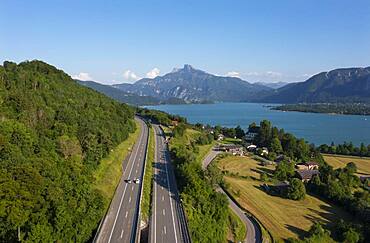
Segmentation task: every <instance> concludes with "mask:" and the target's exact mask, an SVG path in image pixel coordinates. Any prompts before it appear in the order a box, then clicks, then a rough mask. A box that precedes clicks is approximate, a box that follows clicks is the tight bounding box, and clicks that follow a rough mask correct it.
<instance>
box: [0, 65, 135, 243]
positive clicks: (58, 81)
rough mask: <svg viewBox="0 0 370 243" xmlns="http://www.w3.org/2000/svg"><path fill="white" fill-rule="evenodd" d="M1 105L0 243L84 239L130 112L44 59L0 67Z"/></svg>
mask: <svg viewBox="0 0 370 243" xmlns="http://www.w3.org/2000/svg"><path fill="white" fill-rule="evenodd" d="M0 104H1V105H0V120H1V122H0V178H1V182H0V198H1V204H0V222H1V223H0V242H17V241H25V242H86V241H88V240H89V239H90V238H91V237H92V234H93V231H94V230H95V229H96V228H97V227H98V224H99V221H100V219H101V218H102V217H103V215H104V212H105V211H104V209H105V206H106V204H105V198H106V197H108V196H109V195H108V194H102V190H104V189H105V188H106V186H105V185H106V184H105V183H106V179H105V176H104V174H105V171H107V170H108V169H107V168H106V167H105V166H104V165H102V163H107V164H108V161H109V159H108V160H106V161H103V162H102V159H104V158H107V156H109V153H110V152H111V150H113V152H115V151H117V150H116V147H117V146H118V145H119V144H121V143H122V142H123V141H125V140H127V139H128V138H129V135H130V133H132V132H134V131H135V127H136V126H135V123H134V119H133V118H134V110H133V109H132V108H130V107H129V106H127V105H125V104H120V103H118V102H116V101H114V100H112V99H110V98H107V97H105V96H104V95H102V94H99V93H98V92H96V91H93V90H91V89H89V88H86V87H82V86H80V85H78V84H77V83H76V82H75V81H74V80H72V79H71V77H70V76H68V75H67V74H66V73H64V72H63V71H61V70H58V69H56V68H55V67H53V66H51V65H48V64H46V63H44V62H41V61H30V62H22V63H20V64H16V63H12V62H4V64H3V66H0ZM112 156H113V155H112ZM113 157H114V156H113ZM113 160H114V159H112V161H113ZM100 165H102V166H101V167H100ZM102 167H105V168H102ZM100 170H101V171H100ZM95 172H96V173H97V174H96V175H95V174H94V173H95ZM94 175H95V176H96V177H95V176H94ZM94 178H97V179H98V181H101V182H102V183H103V184H104V186H103V185H98V186H97V185H96V181H95V179H94ZM101 189H102V190H101Z"/></svg>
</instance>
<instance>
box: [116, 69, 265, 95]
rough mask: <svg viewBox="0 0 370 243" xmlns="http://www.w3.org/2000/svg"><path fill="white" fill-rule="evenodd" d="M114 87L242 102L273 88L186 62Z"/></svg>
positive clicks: (140, 93) (141, 93)
mask: <svg viewBox="0 0 370 243" xmlns="http://www.w3.org/2000/svg"><path fill="white" fill-rule="evenodd" d="M114 86H115V87H116V88H119V89H121V90H124V91H126V92H129V93H134V94H138V95H148V96H153V97H156V98H159V99H162V100H165V99H169V98H179V99H183V100H185V101H187V102H204V101H219V102H226V101H229V102H242V101H249V100H252V99H253V98H256V97H257V96H258V95H259V93H260V92H265V91H269V90H271V88H268V87H266V86H263V85H259V84H251V83H248V82H246V81H244V80H241V79H240V78H235V77H222V76H216V75H212V74H209V73H207V72H204V71H201V70H198V69H195V68H193V67H192V66H190V65H184V67H183V68H182V69H175V70H174V71H172V72H170V73H168V74H166V75H164V76H158V77H156V78H154V79H150V78H144V79H141V80H139V81H137V82H136V83H134V84H118V85H114Z"/></svg>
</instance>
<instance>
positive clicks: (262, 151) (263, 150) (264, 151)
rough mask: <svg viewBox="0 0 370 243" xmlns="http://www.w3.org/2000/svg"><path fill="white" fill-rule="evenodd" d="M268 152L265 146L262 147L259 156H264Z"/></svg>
mask: <svg viewBox="0 0 370 243" xmlns="http://www.w3.org/2000/svg"><path fill="white" fill-rule="evenodd" d="M268 154H269V150H268V149H267V148H266V147H263V148H262V150H261V156H265V155H268Z"/></svg>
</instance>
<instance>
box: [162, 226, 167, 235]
mask: <svg viewBox="0 0 370 243" xmlns="http://www.w3.org/2000/svg"><path fill="white" fill-rule="evenodd" d="M163 231H164V234H167V229H166V226H164V227H163Z"/></svg>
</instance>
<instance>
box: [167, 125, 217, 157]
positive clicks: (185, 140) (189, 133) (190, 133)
mask: <svg viewBox="0 0 370 243" xmlns="http://www.w3.org/2000/svg"><path fill="white" fill-rule="evenodd" d="M162 128H163V131H164V132H165V134H166V136H167V134H170V133H171V127H165V126H162ZM199 135H200V132H199V131H197V130H194V129H186V131H185V135H184V137H182V138H173V139H172V141H171V143H170V146H173V147H177V146H179V145H181V144H183V145H185V144H190V142H191V141H195V140H196V139H197V138H198V136H199ZM214 145H215V141H214V142H212V143H211V144H206V145H198V148H199V153H198V154H196V158H197V161H199V162H201V161H202V160H203V158H204V157H205V156H206V155H207V154H208V152H209V151H210V150H211V148H212V147H213V146H214Z"/></svg>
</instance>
